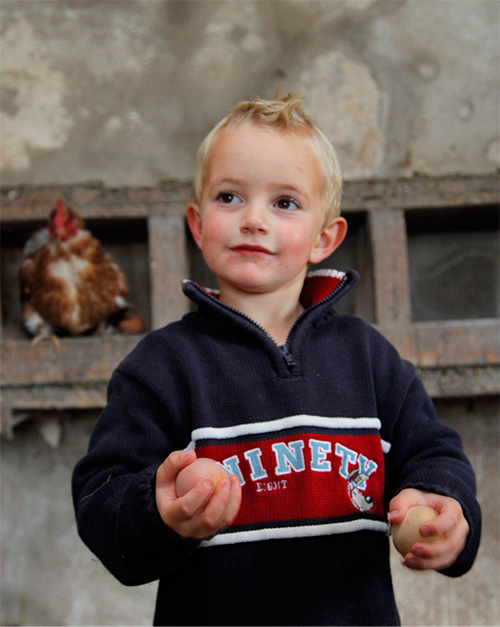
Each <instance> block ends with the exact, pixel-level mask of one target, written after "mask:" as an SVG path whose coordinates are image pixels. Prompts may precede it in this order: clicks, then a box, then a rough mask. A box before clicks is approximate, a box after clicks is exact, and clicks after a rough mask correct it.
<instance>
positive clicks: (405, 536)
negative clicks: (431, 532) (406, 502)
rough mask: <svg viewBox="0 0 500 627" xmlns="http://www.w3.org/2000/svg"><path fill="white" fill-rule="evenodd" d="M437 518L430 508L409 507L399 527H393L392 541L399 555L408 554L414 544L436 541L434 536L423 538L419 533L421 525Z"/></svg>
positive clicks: (420, 506) (436, 513)
mask: <svg viewBox="0 0 500 627" xmlns="http://www.w3.org/2000/svg"><path fill="white" fill-rule="evenodd" d="M437 516H439V513H438V512H436V510H435V509H432V508H431V507H426V506H424V505H415V506H414V507H410V509H409V510H408V511H407V512H406V516H405V517H404V518H403V520H402V521H401V522H400V523H399V525H393V527H392V541H393V542H394V546H395V547H396V549H397V550H398V551H399V552H400V553H401V555H406V554H407V553H409V552H410V551H411V548H412V546H413V545H414V544H415V542H434V541H435V540H436V539H437V537H436V536H427V537H424V536H422V535H421V533H420V531H419V528H420V525H421V524H422V523H424V522H427V521H428V520H433V519H434V518H436V517H437Z"/></svg>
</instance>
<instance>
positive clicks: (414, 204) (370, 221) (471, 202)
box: [0, 176, 500, 438]
mask: <svg viewBox="0 0 500 627" xmlns="http://www.w3.org/2000/svg"><path fill="white" fill-rule="evenodd" d="M58 197H62V198H63V199H64V201H65V203H67V204H68V205H71V206H74V207H75V208H76V209H77V210H78V212H79V213H80V214H81V216H82V217H83V219H84V220H86V221H94V223H95V224H108V225H109V224H115V225H118V226H119V225H120V221H121V222H122V223H123V224H125V223H126V222H127V221H131V220H132V221H133V220H139V221H142V223H145V225H146V226H145V229H144V232H145V234H146V235H145V236H144V237H145V240H147V241H144V242H143V243H139V244H138V248H137V250H138V252H137V255H138V256H139V257H140V256H141V255H142V256H144V257H145V258H144V261H143V265H144V275H145V278H144V277H142V276H141V278H140V280H138V281H137V282H138V287H137V289H143V290H144V292H143V293H141V294H139V298H138V300H140V302H141V303H144V301H146V300H147V304H148V314H147V320H148V329H149V328H152V329H154V328H159V327H161V326H163V325H165V324H168V323H169V322H171V321H173V320H177V319H179V318H180V317H181V316H182V315H183V314H185V313H186V312H187V311H188V310H189V307H190V305H189V301H188V299H186V298H185V297H184V295H183V294H182V292H181V289H180V285H181V282H182V280H183V279H184V278H186V277H189V276H190V275H191V276H192V275H193V263H194V265H196V263H198V261H197V259H198V257H197V256H196V255H195V254H193V248H192V243H191V242H190V239H189V237H188V236H187V230H186V224H185V218H184V214H185V207H186V205H187V203H188V201H189V198H190V185H188V184H184V183H164V184H160V185H158V186H157V187H155V188H144V189H136V188H130V189H127V188H122V189H109V188H105V187H103V186H102V185H99V184H89V185H72V186H57V187H55V186H50V187H42V188H40V187H31V186H20V187H12V188H3V189H2V190H0V199H1V205H2V214H1V219H0V222H1V225H2V228H3V230H4V233H6V234H7V235H8V237H7V238H5V239H4V240H3V241H4V245H6V247H7V248H8V247H9V242H8V241H7V239H8V238H10V237H13V235H12V234H15V233H17V234H18V239H19V241H20V238H19V232H20V230H21V231H23V230H24V231H23V232H25V233H28V232H29V231H30V230H33V229H34V228H35V226H36V227H38V226H39V225H40V224H41V223H44V222H45V221H46V219H47V216H48V214H49V213H50V211H51V209H52V208H53V207H54V206H55V203H56V199H57V198H58ZM499 199H500V193H499V181H498V178H497V177H493V176H492V177H446V178H440V179H433V178H426V177H416V178H412V179H402V180H395V181H356V182H346V183H345V185H344V192H343V202H342V205H343V212H344V213H345V214H347V218H348V219H349V214H353V220H354V218H355V217H356V216H355V215H354V214H356V215H357V216H359V215H361V214H362V215H363V216H364V217H363V219H362V224H363V227H362V228H360V229H359V235H357V236H356V237H358V241H357V243H355V244H354V245H353V246H352V247H351V248H352V250H354V251H355V254H356V255H357V262H358V264H359V266H361V267H362V268H364V269H366V270H367V272H366V271H365V272H364V275H365V276H368V277H369V280H368V281H366V279H365V283H364V285H362V286H361V292H362V293H358V296H357V299H356V301H355V302H354V305H353V313H356V314H358V315H362V316H365V317H366V316H367V312H369V314H368V317H370V316H371V317H373V318H374V319H373V323H374V325H375V326H376V327H377V328H378V329H379V330H380V331H381V332H382V333H383V334H384V335H386V336H387V337H388V339H389V340H390V341H391V342H393V343H394V345H395V346H396V347H397V348H398V350H399V351H400V352H401V354H402V356H403V357H405V358H406V359H409V360H410V361H412V362H413V363H414V364H415V365H416V366H417V368H418V370H419V373H420V374H421V376H422V379H423V381H424V384H425V385H426V387H427V389H428V391H429V393H430V394H431V395H432V396H434V397H445V396H474V395H481V394H498V393H499V392H500V378H499V363H500V357H499V338H500V327H499V321H498V319H489V318H482V319H476V320H475V319H467V320H439V321H431V322H414V321H413V320H412V309H411V297H410V276H409V260H408V235H407V219H408V215H411V213H412V212H414V211H415V212H418V211H422V210H430V209H439V210H440V211H441V212H442V211H450V212H454V211H457V209H460V208H464V207H465V208H474V211H482V208H483V207H489V208H491V207H492V206H496V205H498V203H499ZM123 232H124V233H125V232H126V230H124V231H123ZM123 237H126V236H122V239H121V240H120V241H119V242H118V244H116V246H117V249H119V248H120V246H122V247H123V248H124V254H125V255H130V247H127V245H126V241H124V239H123ZM11 248H12V250H11V252H12V255H11V257H9V259H7V261H6V263H5V264H4V263H3V264H2V265H3V266H4V269H3V270H2V300H3V302H2V305H3V316H2V325H3V326H2V338H3V339H2V340H1V343H0V349H1V356H2V374H1V386H2V422H1V429H2V434H3V436H4V437H7V438H11V437H13V434H14V428H15V426H16V425H17V424H19V422H22V421H23V420H25V419H26V418H28V417H29V416H30V415H31V413H32V412H34V411H36V410H46V409H63V408H100V407H102V406H103V405H104V403H105V390H106V386H107V382H108V380H109V377H110V376H111V373H112V372H113V370H114V368H115V367H116V366H117V365H118V363H119V362H120V361H121V360H122V358H123V357H125V355H127V354H128V353H129V352H130V351H131V350H132V349H133V347H134V346H135V345H136V344H137V342H138V341H139V339H140V337H141V336H138V335H130V336H127V335H121V334H112V335H107V336H106V335H105V336H96V335H92V336H85V337H78V338H61V345H60V350H59V351H56V350H55V348H54V346H53V345H52V344H51V343H49V342H45V341H44V342H42V343H39V344H38V345H37V346H32V345H31V342H30V340H29V339H28V338H25V337H23V336H22V334H21V332H20V330H19V328H18V325H17V326H16V323H15V320H16V317H17V316H18V314H17V311H16V305H15V303H14V298H15V296H14V293H15V292H16V290H17V276H16V274H15V272H16V264H17V262H18V259H19V258H20V251H21V250H22V246H21V245H20V244H19V252H16V251H15V243H14V244H11ZM7 252H9V251H7ZM6 254H7V253H6ZM9 254H10V253H9ZM131 268H132V269H131V270H130V271H131V272H133V273H134V274H135V273H136V267H135V266H133V267H131ZM195 270H196V268H195ZM200 273H201V274H203V271H201V270H200ZM145 279H147V280H145ZM356 291H357V292H359V289H358V290H356ZM148 329H147V330H148Z"/></svg>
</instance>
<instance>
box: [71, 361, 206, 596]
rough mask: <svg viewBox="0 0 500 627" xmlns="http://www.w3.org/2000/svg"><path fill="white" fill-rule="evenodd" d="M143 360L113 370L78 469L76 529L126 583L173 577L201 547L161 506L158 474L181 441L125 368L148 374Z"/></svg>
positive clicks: (159, 405) (143, 384) (163, 410)
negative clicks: (174, 526)
mask: <svg viewBox="0 0 500 627" xmlns="http://www.w3.org/2000/svg"><path fill="white" fill-rule="evenodd" d="M143 358H144V355H143V354H142V357H141V353H139V355H138V356H137V357H136V358H135V360H134V359H133V358H130V357H129V358H127V360H125V363H124V364H122V365H121V366H120V367H119V368H118V369H117V370H116V371H115V373H114V374H113V376H112V378H111V381H110V384H109V386H108V403H107V406H106V407H105V409H104V410H103V412H102V414H101V416H100V418H99V420H98V423H97V425H96V427H95V429H94V431H93V433H92V436H91V440H90V444H89V450H88V453H87V455H86V456H85V457H84V458H83V459H82V460H81V461H80V462H79V463H78V464H77V466H76V467H75V470H74V472H73V486H72V487H73V500H74V507H75V512H76V518H77V525H78V531H79V534H80V536H81V538H82V540H83V541H84V542H85V543H86V544H87V546H88V547H89V548H90V550H91V551H92V552H93V553H94V554H95V555H96V556H97V557H98V558H99V559H100V560H101V561H102V563H103V564H104V566H106V568H108V570H110V571H111V573H113V575H114V576H115V577H116V578H117V579H118V580H119V581H120V582H121V583H123V584H125V585H139V584H143V583H147V582H149V581H153V580H156V579H158V578H159V577H161V576H164V575H166V574H168V573H169V572H171V571H172V570H174V569H175V568H176V567H177V566H178V565H179V564H180V563H182V562H183V561H184V560H185V559H187V557H188V556H189V555H191V553H192V552H193V551H194V550H195V548H196V547H197V545H198V543H197V542H196V541H192V540H186V539H183V538H180V537H179V536H178V535H177V534H176V533H175V532H174V531H173V530H171V529H170V528H168V527H167V526H166V525H165V524H164V523H163V521H162V520H161V517H160V515H159V513H158V510H157V507H156V502H155V478H156V471H157V469H158V467H159V466H160V464H161V463H162V462H163V461H164V460H165V458H166V457H167V456H168V455H169V453H170V452H171V451H172V450H174V449H175V448H177V447H178V446H179V443H178V441H176V435H175V430H174V429H173V427H172V416H169V415H168V413H169V410H168V407H166V406H165V403H164V402H160V400H159V399H158V397H157V396H156V395H155V394H154V389H152V387H151V386H149V385H148V384H147V377H146V376H144V377H143V379H142V380H140V379H139V378H137V377H135V376H134V368H132V367H130V365H128V364H130V363H131V362H132V363H134V361H135V362H137V361H141V360H142V364H141V366H142V370H145V371H146V372H147V368H144V359H143ZM152 378H154V377H152ZM165 379H166V377H165ZM165 384H166V385H168V381H166V380H165Z"/></svg>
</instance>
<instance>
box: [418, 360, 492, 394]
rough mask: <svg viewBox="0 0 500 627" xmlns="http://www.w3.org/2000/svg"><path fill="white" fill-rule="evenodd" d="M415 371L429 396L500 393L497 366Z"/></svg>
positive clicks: (420, 369) (419, 369) (421, 369)
mask: <svg viewBox="0 0 500 627" xmlns="http://www.w3.org/2000/svg"><path fill="white" fill-rule="evenodd" d="M417 372H418V374H419V376H420V378H421V380H422V382H423V384H424V387H425V389H426V390H427V394H429V396H430V397H431V398H464V397H470V396H493V395H497V394H500V369H499V367H498V366H486V367H484V366H464V367H458V368H418V369H417Z"/></svg>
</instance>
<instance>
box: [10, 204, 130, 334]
mask: <svg viewBox="0 0 500 627" xmlns="http://www.w3.org/2000/svg"><path fill="white" fill-rule="evenodd" d="M23 256H24V260H23V262H22V264H21V267H20V269H19V282H20V287H21V300H22V310H21V317H22V324H23V327H24V329H25V330H26V332H27V333H28V334H29V335H31V336H34V340H33V341H34V343H36V342H37V341H38V340H39V339H41V338H42V337H47V336H48V337H52V338H54V334H55V333H59V334H60V333H61V332H63V333H67V334H70V335H79V334H81V333H85V332H86V331H90V330H93V329H95V328H96V327H98V325H99V324H100V323H102V322H103V321H105V320H107V319H108V318H109V316H111V315H112V314H115V313H117V312H120V311H123V310H125V308H126V307H127V302H126V297H127V294H128V285H127V279H126V278H125V275H124V274H123V272H122V271H121V270H120V268H119V267H118V265H117V264H116V263H115V262H114V261H113V260H112V259H111V258H110V257H109V256H108V255H107V254H106V253H105V252H104V251H103V250H102V248H101V244H100V242H99V241H98V240H97V239H96V238H95V237H94V236H93V235H92V234H91V233H90V231H88V230H87V229H85V228H84V223H83V221H82V219H81V218H80V217H79V216H78V214H77V213H76V212H75V211H74V210H73V209H71V208H69V207H68V208H65V207H64V203H63V201H62V200H61V199H59V200H58V201H57V206H56V208H55V209H54V210H53V211H52V213H51V214H50V218H49V223H48V226H47V227H46V228H43V229H40V230H39V231H37V232H35V233H34V234H33V235H32V236H31V237H30V239H29V240H28V241H27V242H26V245H25V247H24V251H23Z"/></svg>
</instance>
